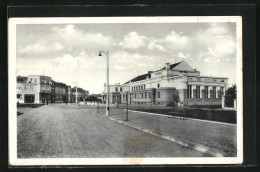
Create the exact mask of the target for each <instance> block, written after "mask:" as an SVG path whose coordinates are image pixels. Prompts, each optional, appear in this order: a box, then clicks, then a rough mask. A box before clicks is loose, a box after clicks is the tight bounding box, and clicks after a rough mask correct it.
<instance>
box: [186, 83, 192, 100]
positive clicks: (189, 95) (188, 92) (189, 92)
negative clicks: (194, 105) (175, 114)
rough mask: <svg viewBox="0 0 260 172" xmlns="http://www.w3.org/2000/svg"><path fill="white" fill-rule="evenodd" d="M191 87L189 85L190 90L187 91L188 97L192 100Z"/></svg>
mask: <svg viewBox="0 0 260 172" xmlns="http://www.w3.org/2000/svg"><path fill="white" fill-rule="evenodd" d="M191 88H192V87H191V85H188V90H187V96H188V98H191V92H192V91H191Z"/></svg>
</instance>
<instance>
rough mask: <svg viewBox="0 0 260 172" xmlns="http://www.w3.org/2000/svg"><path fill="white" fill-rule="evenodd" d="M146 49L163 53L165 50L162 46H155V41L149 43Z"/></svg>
mask: <svg viewBox="0 0 260 172" xmlns="http://www.w3.org/2000/svg"><path fill="white" fill-rule="evenodd" d="M148 49H149V50H154V49H155V50H159V51H163V52H165V51H166V49H165V48H164V47H163V46H162V45H159V44H157V43H156V42H155V41H151V42H150V43H149V44H148Z"/></svg>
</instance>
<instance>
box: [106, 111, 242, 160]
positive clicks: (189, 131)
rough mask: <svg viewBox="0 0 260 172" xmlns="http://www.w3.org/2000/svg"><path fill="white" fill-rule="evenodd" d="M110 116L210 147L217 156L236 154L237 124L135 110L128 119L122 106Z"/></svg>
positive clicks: (198, 147) (199, 148) (193, 145)
mask: <svg viewBox="0 0 260 172" xmlns="http://www.w3.org/2000/svg"><path fill="white" fill-rule="evenodd" d="M101 114H104V113H103V112H102V110H101ZM109 118H110V119H111V120H113V121H116V122H119V123H122V124H124V125H127V126H130V127H132V128H135V129H138V130H142V131H144V132H147V133H150V134H153V135H156V136H158V137H161V138H163V139H166V140H169V141H173V142H176V143H179V144H181V145H183V146H186V147H189V148H191V149H195V150H197V151H202V152H203V151H204V152H205V151H210V152H209V154H211V155H215V156H225V157H234V156H236V152H237V146H236V145H237V141H236V140H237V137H236V136H237V133H236V125H224V124H219V123H209V122H203V121H194V120H189V119H179V118H169V117H166V116H156V115H151V114H146V113H140V112H131V111H129V112H128V120H129V121H125V119H126V115H125V112H122V110H120V111H118V113H115V112H114V113H111V114H110V116H109Z"/></svg>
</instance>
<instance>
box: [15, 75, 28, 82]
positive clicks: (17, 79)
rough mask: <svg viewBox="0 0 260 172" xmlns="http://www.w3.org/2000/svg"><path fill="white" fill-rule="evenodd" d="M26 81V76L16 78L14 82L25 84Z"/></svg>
mask: <svg viewBox="0 0 260 172" xmlns="http://www.w3.org/2000/svg"><path fill="white" fill-rule="evenodd" d="M27 80H28V77H26V76H17V77H16V81H17V82H20V83H26V82H27Z"/></svg>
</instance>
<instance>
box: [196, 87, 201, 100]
mask: <svg viewBox="0 0 260 172" xmlns="http://www.w3.org/2000/svg"><path fill="white" fill-rule="evenodd" d="M196 98H200V86H196Z"/></svg>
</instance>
